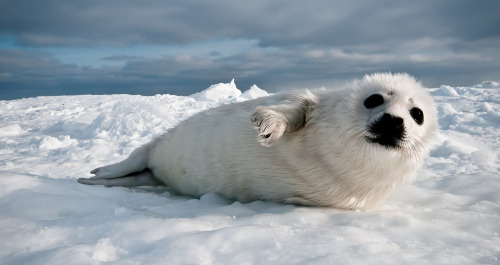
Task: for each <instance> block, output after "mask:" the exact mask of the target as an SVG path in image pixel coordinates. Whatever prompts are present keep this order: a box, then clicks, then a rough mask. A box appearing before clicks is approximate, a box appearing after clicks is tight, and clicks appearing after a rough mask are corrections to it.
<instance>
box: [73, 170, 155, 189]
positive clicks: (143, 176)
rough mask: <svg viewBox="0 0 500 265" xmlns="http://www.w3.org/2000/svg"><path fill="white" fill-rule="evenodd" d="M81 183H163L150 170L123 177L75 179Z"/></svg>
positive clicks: (122, 185) (112, 184) (133, 184)
mask: <svg viewBox="0 0 500 265" xmlns="http://www.w3.org/2000/svg"><path fill="white" fill-rule="evenodd" d="M77 181H78V182H80V183H81V184H86V185H104V186H106V187H115V186H119V187H137V186H159V185H165V184H163V183H162V182H161V181H159V180H158V179H156V178H155V177H154V176H153V174H152V173H151V171H149V170H147V169H146V170H144V171H142V172H138V173H133V174H130V175H127V176H124V177H118V178H95V177H93V178H79V179H78V180H77Z"/></svg>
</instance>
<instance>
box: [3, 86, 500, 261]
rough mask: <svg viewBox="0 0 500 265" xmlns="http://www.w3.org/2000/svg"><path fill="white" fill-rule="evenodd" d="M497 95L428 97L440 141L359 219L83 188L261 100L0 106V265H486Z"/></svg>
mask: <svg viewBox="0 0 500 265" xmlns="http://www.w3.org/2000/svg"><path fill="white" fill-rule="evenodd" d="M499 90H500V84H499V83H497V82H484V83H482V84H479V85H474V86H471V87H450V86H441V87H440V88H437V89H432V94H433V95H434V97H435V100H436V102H437V104H438V105H439V107H438V110H439V118H440V124H441V132H440V135H439V137H438V141H437V143H436V147H435V148H434V149H433V150H432V152H431V156H430V157H429V158H428V159H427V160H426V167H425V169H424V170H423V171H422V172H421V173H420V176H419V179H418V180H417V181H416V182H415V183H414V184H413V185H408V186H405V187H403V188H402V189H399V190H397V191H396V192H395V194H394V195H393V196H391V197H390V198H389V199H388V200H387V201H386V203H385V204H383V206H381V207H379V208H378V209H374V210H371V211H366V212H347V211H340V210H336V209H328V208H308V207H297V206H292V205H282V204H275V203H269V202H262V201H256V202H253V203H248V204H241V203H239V202H235V201H231V200H226V199H224V198H221V197H219V196H217V195H216V194H207V195H205V196H202V197H201V198H191V197H185V196H179V195H176V194H174V193H173V192H172V191H170V190H168V189H166V188H156V187H155V188H153V187H141V188H134V189H126V188H105V187H101V186H85V185H80V184H78V183H77V182H76V178H78V177H87V176H90V174H89V173H88V172H89V171H90V170H91V169H93V168H95V167H97V166H101V165H105V164H110V163H114V162H118V161H120V160H122V159H124V158H125V157H126V156H127V155H128V154H130V152H131V151H132V150H133V149H135V148H137V147H138V146H140V145H142V144H144V143H146V142H148V141H150V140H151V139H152V138H153V137H155V136H157V135H159V134H162V133H164V132H165V131H166V130H167V129H169V128H171V127H173V126H175V125H176V124H177V123H178V122H179V121H181V120H183V119H186V118H187V117H189V116H190V115H193V114H194V113H196V112H199V111H203V110H206V109H208V108H211V107H215V106H218V105H220V104H226V103H230V102H237V101H243V100H248V99H252V98H256V97H260V96H265V95H267V92H265V91H264V90H262V89H260V88H258V87H257V86H253V87H252V88H251V89H250V90H248V91H246V92H244V93H242V92H241V91H240V90H238V89H237V88H236V85H235V83H234V80H233V81H232V82H230V83H229V84H217V85H213V86H211V87H210V88H208V89H207V90H205V91H202V92H200V93H197V94H194V95H192V96H190V97H179V96H173V95H156V96H153V97H144V96H131V95H109V96H59V97H38V98H28V99H21V100H11V101H0V165H1V169H0V216H1V218H0V228H1V229H0V260H1V263H2V264H51V265H53V264H104V263H105V264H297V263H301V264H346V263H371V264H498V263H499V262H500V261H499V258H500V236H499V229H498V228H499V224H500V216H499V215H500V192H498V191H499V190H500V174H499V170H500V166H499V157H498V150H500V140H499V139H500V131H499V125H500V92H499Z"/></svg>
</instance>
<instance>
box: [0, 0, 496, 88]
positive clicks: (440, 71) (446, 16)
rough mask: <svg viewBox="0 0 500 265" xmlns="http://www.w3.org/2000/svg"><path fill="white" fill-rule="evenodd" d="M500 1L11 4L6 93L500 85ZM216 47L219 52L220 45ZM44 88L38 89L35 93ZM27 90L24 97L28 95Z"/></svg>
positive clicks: (4, 15)
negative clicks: (112, 51) (204, 48)
mask: <svg viewBox="0 0 500 265" xmlns="http://www.w3.org/2000/svg"><path fill="white" fill-rule="evenodd" d="M497 10H500V2H499V1H495V0H493V1H492V0H485V1H465V0H446V1H434V0H423V1H396V0H383V1H369V0H353V1H348V2H346V1H328V0H324V1H313V2H311V1H309V2H294V3H291V2H290V1H285V0H282V1H264V0H261V1H258V0H256V1H252V2H241V1H219V0H215V1H163V0H147V1H141V2H140V3H139V2H137V1H132V0H109V1H97V0H95V1H88V0H85V1H83V0H78V1H55V0H27V1H15V0H6V1H2V2H0V37H1V36H7V38H9V39H12V40H13V41H14V43H15V48H14V49H3V50H0V91H2V96H1V97H2V98H9V96H6V95H11V96H10V98H15V97H20V96H23V95H29V90H30V89H31V91H32V95H52V94H81V93H97V94H99V93H140V94H147V95H150V94H155V93H172V94H184V95H186V94H190V93H194V92H196V91H199V90H201V89H204V88H206V87H207V86H209V85H210V84H212V83H218V82H223V81H229V80H230V79H231V78H233V77H234V78H236V82H237V84H238V86H239V87H240V88H242V89H246V88H248V87H249V86H250V85H252V84H253V83H257V85H259V86H261V87H262V88H264V89H267V90H269V91H277V90H283V89H290V88H301V87H319V86H336V85H339V84H342V83H344V82H345V81H346V80H349V79H351V78H353V77H360V76H361V75H363V74H365V73H368V72H375V71H393V72H399V71H404V72H409V73H411V74H413V75H416V76H417V77H418V78H420V79H422V80H423V81H424V84H426V85H428V86H438V85H440V84H450V85H471V84H473V83H477V82H480V81H483V80H491V79H497V80H498V79H500V76H499V74H498V73H499V72H500V60H499V59H500V50H499V49H498V47H499V46H500V27H499V25H500V16H498V15H497V12H496V11H497ZM221 38H225V39H246V40H257V41H258V45H259V47H256V48H255V49H252V50H249V51H243V52H241V53H238V54H232V55H229V56H227V55H224V51H223V50H213V51H212V52H207V54H206V56H200V55H197V56H195V55H183V56H164V55H159V56H157V58H145V57H138V56H135V55H129V54H119V55H110V56H106V57H104V58H102V59H103V60H107V61H117V62H123V63H124V65H123V66H120V67H101V68H92V67H78V66H75V65H69V64H64V63H61V62H59V61H57V60H55V59H54V58H55V57H54V54H50V53H44V52H38V51H33V50H32V49H33V48H41V49H43V48H44V47H62V48H68V47H98V46H105V47H110V46H112V47H116V48H117V49H119V48H120V47H130V46H133V45H184V44H191V43H200V42H204V41H211V40H217V39H221ZM209 50H210V49H209ZM33 91H36V92H33ZM21 92H22V93H21Z"/></svg>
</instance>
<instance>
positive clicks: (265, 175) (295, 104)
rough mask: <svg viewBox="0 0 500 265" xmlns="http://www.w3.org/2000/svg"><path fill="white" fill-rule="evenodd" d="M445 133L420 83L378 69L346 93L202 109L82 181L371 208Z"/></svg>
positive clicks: (281, 97)
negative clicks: (160, 185)
mask: <svg viewBox="0 0 500 265" xmlns="http://www.w3.org/2000/svg"><path fill="white" fill-rule="evenodd" d="M256 129H257V131H256ZM437 130H438V124H437V117H436V108H435V105H434V102H433V101H432V98H431V97H430V96H429V94H428V93H427V92H426V91H425V90H424V89H423V88H422V86H421V85H420V83H418V82H417V81H415V79H414V78H413V77H411V76H409V75H407V74H395V75H392V74H374V75H370V76H365V78H364V79H363V80H358V81H354V82H353V83H352V85H351V86H350V87H348V88H346V89H343V90H332V91H327V90H321V91H304V92H298V93H290V94H277V95H273V96H269V97H265V98H259V99H255V100H250V101H246V102H242V103H234V104H229V105H223V106H221V107H218V108H214V109H211V110H208V111H205V112H202V113H199V114H196V115H194V116H192V117H191V118H189V119H187V120H185V121H183V122H181V123H180V124H179V125H178V126H177V127H175V128H173V129H171V130H170V131H169V132H168V133H166V134H164V135H162V136H160V137H159V138H156V139H154V140H153V141H152V142H150V143H149V144H147V145H145V146H142V147H140V148H138V149H137V150H135V151H134V152H133V153H132V154H131V155H130V157H129V158H127V159H126V160H124V161H123V162H120V163H118V164H113V165H109V166H105V167H102V168H97V169H95V170H93V171H92V172H91V173H93V174H95V176H94V177H92V178H90V179H79V182H81V183H84V184H100V185H106V186H137V185H151V184H158V183H163V184H166V185H168V186H169V187H171V188H173V189H174V190H176V191H178V192H180V193H183V194H186V195H192V196H201V195H203V194H206V193H211V192H213V193H217V194H219V195H221V196H224V197H228V198H234V199H237V200H239V201H241V202H249V201H254V200H270V201H278V202H284V203H293V204H300V205H311V206H329V207H337V208H345V209H366V208H369V207H372V206H374V205H376V204H377V203H379V202H380V201H381V200H383V199H384V198H386V197H387V196H388V195H389V194H390V193H391V191H392V190H393V189H394V188H395V187H396V186H398V185H401V184H403V183H407V182H410V181H411V180H413V179H414V176H415V173H416V171H417V170H418V169H419V168H420V167H421V166H422V162H423V161H422V160H423V158H424V157H425V155H426V154H427V152H428V149H429V146H430V143H431V140H432V138H433V136H434V134H435V133H436V132H437Z"/></svg>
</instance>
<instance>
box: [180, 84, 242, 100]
mask: <svg viewBox="0 0 500 265" xmlns="http://www.w3.org/2000/svg"><path fill="white" fill-rule="evenodd" d="M240 95H241V91H240V90H239V89H238V88H236V84H235V83H234V79H233V80H231V82H230V83H219V84H215V85H211V86H210V87H209V88H207V89H205V90H203V91H201V92H198V93H195V94H193V95H191V96H190V97H191V98H194V99H196V101H214V102H217V103H222V102H227V101H231V100H234V99H236V98H237V97H239V96H240Z"/></svg>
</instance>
